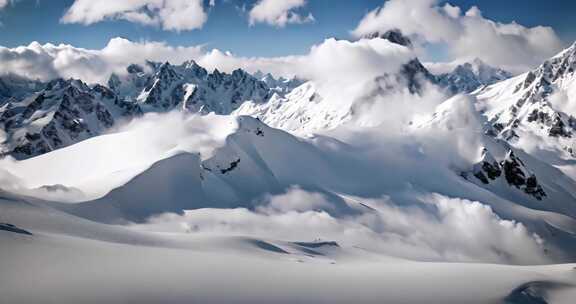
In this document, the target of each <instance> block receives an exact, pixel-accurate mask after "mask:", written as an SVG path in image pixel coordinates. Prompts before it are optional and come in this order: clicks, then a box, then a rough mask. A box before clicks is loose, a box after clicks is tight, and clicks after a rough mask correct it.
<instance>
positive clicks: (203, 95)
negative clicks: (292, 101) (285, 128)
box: [108, 61, 272, 114]
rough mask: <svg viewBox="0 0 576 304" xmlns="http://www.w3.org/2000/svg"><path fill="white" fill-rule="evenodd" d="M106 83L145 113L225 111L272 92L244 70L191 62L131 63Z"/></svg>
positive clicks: (262, 98)
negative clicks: (227, 70)
mask: <svg viewBox="0 0 576 304" xmlns="http://www.w3.org/2000/svg"><path fill="white" fill-rule="evenodd" d="M108 85H109V87H110V88H111V89H112V90H113V91H114V92H116V94H118V95H119V96H120V97H121V98H125V99H127V100H130V101H135V102H137V103H138V104H139V105H140V106H141V107H142V110H143V111H144V112H149V111H169V110H172V109H175V108H181V109H186V110H188V111H191V112H201V113H209V112H215V113H217V114H228V113H230V112H232V111H233V110H234V109H236V108H237V107H238V106H239V105H240V104H242V103H243V102H245V101H248V100H251V101H254V102H258V103H262V102H266V101H267V100H268V99H269V98H270V96H271V95H272V92H271V89H270V88H269V87H268V85H267V84H266V83H265V82H263V81H260V80H258V79H256V78H255V77H253V76H252V75H250V74H249V73H247V72H245V71H244V70H241V69H238V70H235V71H233V72H232V73H231V74H226V73H221V72H220V71H218V70H215V71H214V72H212V73H209V72H208V71H206V70H205V69H204V68H203V67H201V66H199V65H198V64H197V63H196V62H194V61H187V62H184V63H183V64H181V65H171V64H170V63H168V62H166V63H163V64H158V63H153V62H148V63H147V64H146V66H143V67H142V66H138V65H131V66H129V67H128V68H127V74H126V75H123V76H118V75H112V76H111V78H110V80H109V81H108Z"/></svg>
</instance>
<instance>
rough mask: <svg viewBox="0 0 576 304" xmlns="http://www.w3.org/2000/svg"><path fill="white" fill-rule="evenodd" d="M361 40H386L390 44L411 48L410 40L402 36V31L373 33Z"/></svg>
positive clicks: (393, 30)
mask: <svg viewBox="0 0 576 304" xmlns="http://www.w3.org/2000/svg"><path fill="white" fill-rule="evenodd" d="M363 38H366V39H374V38H380V39H386V40H388V41H390V42H392V43H396V44H399V45H402V46H405V47H409V48H412V46H413V45H412V41H411V40H410V38H408V37H406V36H404V35H403V34H402V31H400V30H399V29H392V30H389V31H386V32H383V33H381V32H374V33H372V34H368V35H365V36H364V37H363Z"/></svg>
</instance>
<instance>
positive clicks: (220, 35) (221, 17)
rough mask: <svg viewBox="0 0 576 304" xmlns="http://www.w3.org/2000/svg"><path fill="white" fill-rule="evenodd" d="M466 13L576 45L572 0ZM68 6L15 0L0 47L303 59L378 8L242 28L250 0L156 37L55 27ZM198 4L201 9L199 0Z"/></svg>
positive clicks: (356, 5) (230, 2)
mask: <svg viewBox="0 0 576 304" xmlns="http://www.w3.org/2000/svg"><path fill="white" fill-rule="evenodd" d="M449 2H450V3H452V4H454V5H458V6H460V7H462V9H464V10H466V9H467V8H469V7H470V6H472V5H477V6H479V7H480V9H481V10H482V12H483V15H484V16H485V17H486V18H489V19H493V20H495V21H501V22H511V21H517V22H518V23H520V24H523V25H525V26H536V25H549V26H552V27H553V28H554V29H555V31H556V32H557V34H558V35H559V36H560V38H561V39H562V40H563V41H564V42H565V43H569V42H572V41H574V40H576V31H575V30H574V29H575V28H576V26H575V23H576V21H574V20H576V18H574V14H575V13H576V1H573V0H548V1H525V0H506V1H492V0H485V1H470V0H453V1H449ZM72 3H73V0H17V1H15V2H13V3H12V4H11V5H9V6H7V7H6V8H4V9H3V10H2V11H1V12H0V21H1V22H2V27H0V45H3V46H6V47H14V46H18V45H27V44H29V43H30V42H31V41H39V42H41V43H46V42H52V43H68V44H72V45H74V46H77V47H84V48H102V47H103V46H105V45H106V43H107V42H108V41H109V40H110V38H112V37H117V36H120V37H125V38H128V39H130V40H135V41H139V40H154V41H166V42H168V43H169V44H171V45H197V44H207V45H208V46H209V47H210V48H212V47H214V48H218V49H222V50H229V51H232V52H233V53H235V54H238V55H241V56H280V55H290V54H303V53H305V52H306V51H307V50H308V49H309V48H310V46H311V45H313V44H316V43H319V42H321V41H322V40H324V39H325V38H326V37H336V38H348V37H350V31H351V30H352V29H354V28H355V27H356V25H357V24H358V22H359V21H360V20H361V19H362V17H363V16H364V15H365V14H366V13H367V12H369V11H370V10H373V9H374V8H376V7H378V6H380V5H382V3H383V1H382V0H346V1H336V0H309V1H308V4H307V6H306V7H305V8H303V9H302V10H303V11H304V12H311V13H312V14H313V15H314V18H315V20H316V21H315V22H313V23H306V24H289V25H287V26H286V27H284V28H277V27H273V26H270V25H267V24H262V23H259V24H256V25H254V26H249V24H248V18H247V13H246V12H242V11H241V9H239V8H240V7H246V8H250V7H251V6H253V4H254V1H241V0H227V1H223V0H216V5H215V7H213V8H211V9H210V10H209V12H208V21H207V22H206V24H204V26H203V27H202V28H201V29H197V30H192V31H182V32H174V31H164V30H162V29H160V28H158V27H154V26H144V25H140V24H135V23H130V22H127V21H104V22H100V23H95V24H92V25H88V26H86V25H81V24H62V23H60V22H59V20H60V18H61V17H62V16H63V15H64V13H65V12H66V10H67V8H69V7H70V6H71V5H72ZM205 4H206V6H208V5H207V4H208V3H207V1H206V3H205Z"/></svg>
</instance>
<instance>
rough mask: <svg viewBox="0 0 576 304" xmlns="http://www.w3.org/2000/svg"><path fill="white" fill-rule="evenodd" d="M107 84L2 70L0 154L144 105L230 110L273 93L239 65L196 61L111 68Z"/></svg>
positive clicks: (72, 138) (59, 138) (67, 141)
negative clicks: (217, 66)
mask: <svg viewBox="0 0 576 304" xmlns="http://www.w3.org/2000/svg"><path fill="white" fill-rule="evenodd" d="M292 84H293V85H294V84H295V82H294V83H292ZM108 85H109V87H106V86H103V85H94V86H89V85H87V84H85V83H83V82H82V81H80V80H72V79H70V80H63V79H57V80H53V81H51V82H48V83H42V82H39V81H32V80H27V79H25V78H21V77H16V76H10V77H3V78H0V128H1V129H2V131H3V132H1V133H0V153H1V155H12V156H14V157H16V158H18V159H23V158H29V157H32V156H36V155H40V154H44V153H46V152H49V151H52V150H56V149H59V148H62V147H65V146H68V145H71V144H74V143H77V142H79V141H82V140H85V139H87V138H90V137H93V136H96V135H100V134H102V132H104V131H105V130H107V129H109V128H111V127H112V126H114V125H115V123H116V122H117V121H120V120H130V119H132V118H134V117H136V116H139V115H141V114H143V113H146V112H166V111H171V110H174V109H181V110H185V111H190V112H194V113H196V112H197V113H202V114H207V113H210V112H214V113H217V114H230V113H231V112H232V111H234V110H235V109H236V108H238V107H239V106H240V105H241V104H242V103H244V102H246V101H252V102H255V103H264V102H267V101H268V100H269V99H270V97H271V96H272V95H273V94H275V93H278V91H277V90H276V89H274V90H273V89H270V88H269V87H268V85H267V84H266V82H264V81H261V80H258V79H256V78H255V77H253V76H252V75H250V74H249V73H247V72H245V71H243V70H240V69H239V70H235V71H233V72H232V73H231V74H227V73H221V72H219V71H218V70H215V71H214V72H213V73H208V72H207V71H206V70H205V69H204V68H202V67H200V66H199V65H198V64H196V63H195V62H194V61H189V62H185V63H183V64H181V65H177V66H174V65H171V64H170V63H167V62H166V63H163V64H159V63H154V62H147V63H146V65H145V66H139V65H130V66H128V67H127V69H126V74H125V75H121V76H120V75H115V74H114V75H112V76H111V77H110V80H109V81H108ZM286 89H287V88H286Z"/></svg>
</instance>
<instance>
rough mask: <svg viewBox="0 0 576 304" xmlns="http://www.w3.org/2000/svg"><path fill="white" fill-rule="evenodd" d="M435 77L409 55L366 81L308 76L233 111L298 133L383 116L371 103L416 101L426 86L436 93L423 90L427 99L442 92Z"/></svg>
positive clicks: (380, 105)
mask: <svg viewBox="0 0 576 304" xmlns="http://www.w3.org/2000/svg"><path fill="white" fill-rule="evenodd" d="M434 82H435V80H434V77H433V75H432V74H430V73H429V72H428V70H426V68H425V67H424V66H423V65H422V64H421V63H420V61H418V59H411V60H409V61H408V62H407V63H405V64H402V65H401V66H400V69H399V70H398V71H394V72H392V73H383V74H382V75H380V76H378V77H376V78H374V79H370V80H368V81H359V82H358V83H356V82H354V83H346V84H343V85H339V86H337V87H335V86H331V85H325V84H323V83H321V82H315V81H308V82H306V83H304V84H302V85H300V86H298V87H297V88H295V89H293V90H292V91H291V92H290V93H288V94H286V95H282V94H274V95H273V96H272V98H270V99H269V100H268V102H266V103H255V102H246V103H244V104H242V105H241V106H240V107H239V108H238V109H237V110H236V111H235V112H234V114H235V115H248V116H253V117H257V118H259V119H260V120H262V121H263V122H264V123H266V124H268V125H270V126H272V127H275V128H280V129H282V130H286V131H290V132H296V133H298V134H308V133H314V132H318V131H326V130H330V129H334V128H336V127H338V126H341V125H343V124H347V123H351V122H352V123H354V124H359V125H364V126H367V125H368V126H372V125H376V124H379V123H381V122H382V121H383V120H385V119H383V118H382V117H380V118H378V119H375V117H374V116H373V115H371V114H370V112H371V109H373V108H375V107H378V108H379V109H380V110H381V109H382V108H384V107H387V106H390V107H394V106H396V107H398V106H399V104H401V103H402V102H401V101H398V100H408V99H412V100H414V101H415V103H417V100H418V99H421V98H422V96H423V95H424V94H428V93H430V92H432V93H433V94H432V95H436V96H435V97H432V96H428V97H431V98H430V99H432V100H437V99H438V98H439V97H440V96H444V95H443V93H441V92H439V91H438V89H437V88H436V87H435V86H434ZM428 89H430V90H428ZM442 98H443V97H442ZM401 107H402V106H401ZM365 114H370V115H365ZM364 116H370V118H367V117H364Z"/></svg>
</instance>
